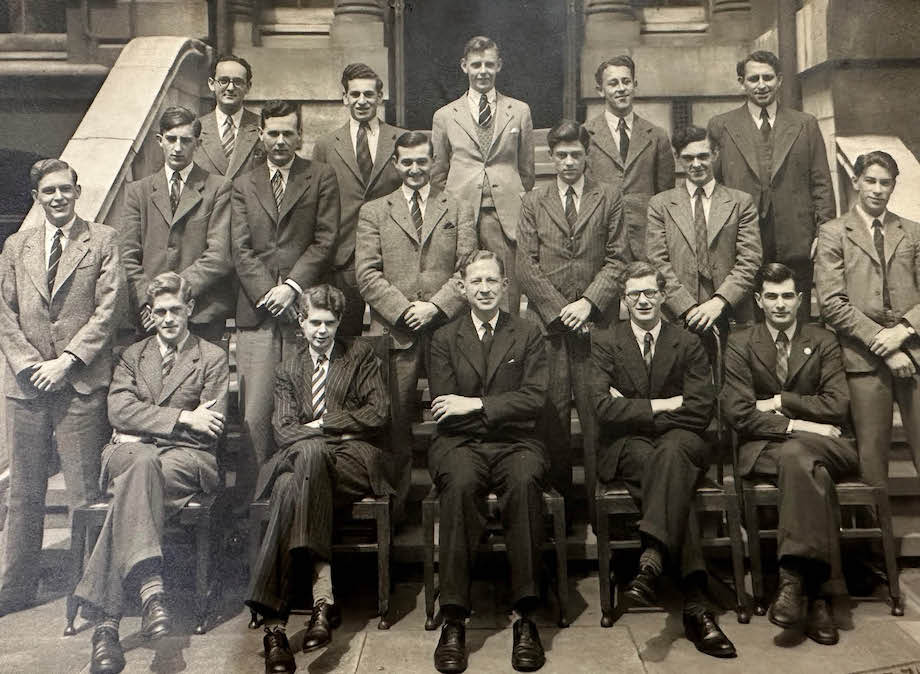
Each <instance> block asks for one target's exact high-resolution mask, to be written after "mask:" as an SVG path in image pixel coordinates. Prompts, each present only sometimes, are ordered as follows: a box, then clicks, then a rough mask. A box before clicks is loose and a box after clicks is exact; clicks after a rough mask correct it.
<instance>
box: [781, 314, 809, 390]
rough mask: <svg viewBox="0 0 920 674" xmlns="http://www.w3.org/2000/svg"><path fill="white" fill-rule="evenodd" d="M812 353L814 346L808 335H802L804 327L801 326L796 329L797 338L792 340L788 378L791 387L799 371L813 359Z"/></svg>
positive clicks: (794, 337)
mask: <svg viewBox="0 0 920 674" xmlns="http://www.w3.org/2000/svg"><path fill="white" fill-rule="evenodd" d="M812 353H814V345H813V344H812V343H811V339H810V338H809V337H808V336H807V335H803V334H802V326H801V325H799V326H798V327H797V328H796V331H795V336H793V338H792V344H791V348H790V349H789V371H788V375H787V376H786V382H788V383H789V385H790V386H791V384H792V382H793V381H794V380H795V376H796V375H797V374H798V373H799V370H801V369H802V366H803V365H804V364H805V363H806V362H807V361H808V359H809V358H811V355H812Z"/></svg>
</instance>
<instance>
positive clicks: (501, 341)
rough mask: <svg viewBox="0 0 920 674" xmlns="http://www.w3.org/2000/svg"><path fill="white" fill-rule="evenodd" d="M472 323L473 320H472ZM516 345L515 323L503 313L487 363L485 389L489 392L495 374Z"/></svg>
mask: <svg viewBox="0 0 920 674" xmlns="http://www.w3.org/2000/svg"><path fill="white" fill-rule="evenodd" d="M470 323H472V319H471V320H470ZM513 345H514V321H511V320H509V317H508V316H506V315H505V314H504V313H503V312H501V313H499V314H498V322H497V323H496V324H495V337H494V338H493V340H492V346H491V348H490V349H489V360H488V362H487V363H486V380H485V384H484V386H483V388H484V389H485V390H488V388H489V386H490V385H491V384H492V380H493V379H494V378H495V373H496V372H497V371H498V368H499V367H500V366H501V364H502V363H503V362H504V361H505V356H506V355H507V354H508V351H510V350H511V347H512V346H513Z"/></svg>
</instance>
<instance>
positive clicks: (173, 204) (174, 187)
mask: <svg viewBox="0 0 920 674" xmlns="http://www.w3.org/2000/svg"><path fill="white" fill-rule="evenodd" d="M180 181H181V178H180V177H179V172H178V171H173V174H172V180H170V181H169V206H170V208H172V212H173V215H175V214H176V209H177V208H178V207H179V182H180Z"/></svg>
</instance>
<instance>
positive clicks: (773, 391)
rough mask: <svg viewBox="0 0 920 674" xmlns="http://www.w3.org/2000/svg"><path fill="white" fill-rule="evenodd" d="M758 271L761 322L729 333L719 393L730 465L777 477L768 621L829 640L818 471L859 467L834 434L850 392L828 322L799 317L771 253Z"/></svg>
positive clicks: (795, 294)
mask: <svg viewBox="0 0 920 674" xmlns="http://www.w3.org/2000/svg"><path fill="white" fill-rule="evenodd" d="M758 276H759V278H758V279H757V285H756V286H755V288H756V290H755V292H754V299H755V300H756V301H757V305H758V306H759V307H760V308H761V309H762V310H763V314H764V322H763V323H759V324H757V325H756V326H754V327H753V328H749V329H746V330H743V331H741V332H737V333H733V334H732V335H731V336H730V337H729V340H728V349H727V351H726V355H725V386H724V388H723V390H722V400H723V403H724V409H725V414H726V417H727V419H728V422H729V424H731V425H732V426H733V427H734V429H735V431H736V432H737V433H738V436H739V442H740V447H739V449H738V464H739V465H738V472H739V473H740V474H741V475H742V476H744V477H748V476H753V475H756V476H757V477H760V478H765V479H767V480H769V481H770V482H772V483H773V484H775V485H776V486H777V487H779V495H780V502H779V526H778V527H777V529H778V531H779V534H778V545H777V556H778V558H779V590H778V591H777V594H776V599H775V600H774V602H773V604H772V605H771V606H770V611H769V613H768V617H769V618H770V622H772V623H773V624H774V625H777V626H779V627H781V628H783V629H801V627H802V626H803V623H804V627H805V634H807V635H808V636H809V637H810V638H811V639H813V640H814V641H816V642H817V643H819V644H825V645H828V646H831V645H833V644H836V643H837V641H838V639H839V635H838V632H837V626H836V625H835V624H834V620H833V617H832V615H831V611H830V609H831V605H830V602H829V601H828V598H827V597H826V596H824V594H823V593H822V587H821V586H822V584H823V583H824V582H825V581H827V580H828V579H829V578H830V571H831V563H832V555H833V554H834V550H836V549H837V542H836V541H835V540H834V538H832V537H836V536H837V535H838V532H837V531H835V530H834V520H835V518H834V511H833V507H834V506H833V505H832V502H833V500H834V499H833V498H832V493H831V492H832V490H833V489H834V486H833V484H832V483H831V484H828V482H827V480H826V478H825V477H824V476H829V477H830V479H831V480H833V481H834V482H837V481H839V480H840V479H842V478H844V477H847V476H850V475H855V474H858V471H859V459H858V457H857V454H856V445H855V444H854V443H853V440H852V439H848V438H844V437H841V433H842V431H843V429H844V427H845V426H846V425H847V416H848V414H849V402H850V397H849V392H848V391H847V384H846V376H845V375H844V371H843V359H842V358H841V355H840V345H839V344H838V343H837V338H836V336H834V334H833V333H832V332H830V331H829V330H825V329H824V328H821V327H818V326H816V325H808V324H803V323H799V321H798V318H797V312H798V308H799V303H800V302H801V301H802V293H801V292H800V291H799V290H798V289H797V288H796V284H795V277H794V276H793V272H792V270H791V269H790V268H789V267H787V266H785V265H782V264H779V263H778V262H773V263H770V264H767V265H765V266H764V267H763V269H761V270H760V273H759V274H758ZM819 466H820V467H823V469H824V470H821V471H819V470H817V469H818V467H819ZM825 471H826V472H825ZM806 616H807V620H806Z"/></svg>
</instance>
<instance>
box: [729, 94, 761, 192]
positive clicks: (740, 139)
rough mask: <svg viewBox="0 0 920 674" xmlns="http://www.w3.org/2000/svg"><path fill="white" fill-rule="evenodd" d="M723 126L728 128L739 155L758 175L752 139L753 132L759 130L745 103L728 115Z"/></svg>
mask: <svg viewBox="0 0 920 674" xmlns="http://www.w3.org/2000/svg"><path fill="white" fill-rule="evenodd" d="M725 128H726V129H727V130H728V135H729V136H731V138H732V140H733V141H734V143H735V146H736V147H737V148H738V151H739V152H740V153H741V156H742V157H744V161H746V162H747V165H748V167H749V168H750V169H751V171H752V172H753V173H754V175H755V176H759V175H760V168H759V166H758V163H757V146H756V145H755V140H754V134H755V133H759V131H758V130H757V126H756V125H755V124H754V120H753V119H751V115H750V114H749V113H748V109H747V103H745V104H744V105H742V106H741V107H740V108H736V109H735V111H734V112H733V113H732V114H731V115H729V117H728V119H727V120H726V124H725Z"/></svg>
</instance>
